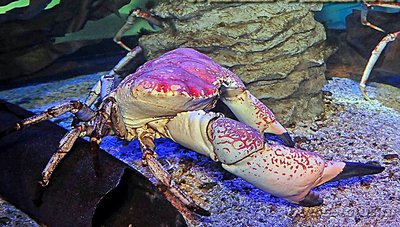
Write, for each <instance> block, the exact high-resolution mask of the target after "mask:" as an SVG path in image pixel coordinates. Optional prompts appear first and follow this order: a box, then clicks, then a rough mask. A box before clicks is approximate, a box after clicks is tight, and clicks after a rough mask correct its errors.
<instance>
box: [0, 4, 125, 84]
mask: <svg viewBox="0 0 400 227" xmlns="http://www.w3.org/2000/svg"><path fill="white" fill-rule="evenodd" d="M48 3H49V1H48V0H35V1H31V2H30V4H29V5H28V6H26V7H21V8H15V9H12V10H10V11H7V12H6V13H5V14H0V82H1V83H2V84H3V83H6V82H10V80H15V81H22V80H23V79H37V78H39V77H45V76H49V77H53V78H52V79H54V77H55V75H57V74H63V73H64V74H69V76H71V75H76V74H83V73H89V72H90V73H93V72H99V71H105V70H109V69H110V68H111V67H112V66H113V65H115V64H116V63H117V62H118V60H119V59H120V58H121V57H122V56H123V53H124V52H123V51H122V50H121V48H120V47H118V46H117V45H116V44H115V43H113V42H112V38H111V37H110V36H107V34H104V33H105V32H103V31H102V32H101V35H102V36H100V37H91V38H86V39H85V38H81V39H80V40H69V41H64V42H57V41H56V38H59V37H64V36H66V35H67V36H68V35H71V34H72V33H75V32H78V31H81V30H82V29H83V28H84V26H85V25H86V24H87V23H88V22H90V21H94V20H99V19H101V18H105V17H107V16H109V15H110V14H112V13H115V9H116V10H117V9H118V8H120V7H122V6H123V5H125V4H127V3H129V1H128V0H113V1H111V0H105V1H104V0H84V1H75V2H63V1H61V2H60V3H59V4H58V5H56V6H55V7H53V8H51V9H47V10H45V9H44V8H45V7H46V5H47V4H48ZM115 18H116V20H114V21H113V22H114V23H113V24H114V25H115V26H116V27H115V30H116V31H117V30H118V29H119V26H121V24H117V23H118V22H119V23H123V19H119V18H117V16H115ZM103 26H106V25H103ZM98 30H100V29H98ZM104 30H107V29H104ZM91 33H93V31H91ZM99 33H100V32H99ZM101 38H103V39H106V38H108V41H110V42H109V43H108V44H107V46H108V47H107V46H105V45H102V39H101ZM67 40H68V39H67ZM94 45H97V47H96V48H90V47H91V46H94ZM99 45H100V46H99ZM113 46H115V49H112V47H113ZM85 47H89V48H86V49H85V50H84V51H82V52H81V53H79V56H75V57H74V58H73V59H71V58H70V59H68V57H71V55H72V54H73V53H75V52H78V51H79V50H80V49H84V48H85ZM110 47H111V48H110ZM120 51H122V53H119V52H120ZM99 56H101V57H102V58H107V57H108V58H109V59H107V60H108V62H111V64H110V63H107V62H100V61H97V62H96V61H93V59H95V58H99ZM115 56H116V58H117V59H114V57H115ZM90 57H91V59H89V58H90ZM110 58H111V59H110ZM56 61H57V64H53V63H54V62H56ZM87 69H89V70H90V71H89V72H88V71H85V72H84V70H87ZM57 76H59V75H57Z"/></svg>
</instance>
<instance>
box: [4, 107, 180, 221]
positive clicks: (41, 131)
mask: <svg viewBox="0 0 400 227" xmlns="http://www.w3.org/2000/svg"><path fill="white" fill-rule="evenodd" d="M30 115H31V113H29V112H27V111H25V110H23V109H21V108H19V107H17V106H15V105H11V104H9V103H5V102H4V101H0V119H1V122H4V123H5V124H1V125H0V132H3V131H4V129H5V128H7V127H8V126H9V125H10V124H11V123H12V122H17V121H19V120H21V119H22V118H25V117H28V116H30ZM65 133H66V130H65V129H63V128H61V127H59V126H57V125H55V124H54V123H51V122H49V121H45V122H41V123H39V124H36V125H32V126H31V127H29V128H26V129H25V130H23V131H20V132H16V133H12V134H9V135H7V136H5V137H2V138H0V150H1V152H0V184H1V185H2V186H1V187H0V197H1V198H4V199H6V200H7V201H8V202H10V203H12V204H13V205H15V206H16V207H17V208H19V209H21V210H22V211H23V212H25V213H26V214H28V215H29V216H30V217H31V218H33V219H35V221H37V222H38V223H39V224H40V225H41V226H128V225H133V226H186V223H185V221H184V218H183V216H182V215H181V214H180V213H179V212H178V211H177V209H175V208H174V207H173V206H172V205H171V203H170V202H169V201H168V200H167V199H166V198H165V197H164V195H163V193H161V192H160V191H159V190H158V189H157V188H156V187H155V186H154V185H153V184H152V183H151V182H150V181H149V180H148V179H147V178H146V177H144V176H143V175H142V174H140V173H139V172H138V171H136V170H134V169H132V168H131V167H129V166H127V165H126V164H125V163H123V162H122V161H120V160H118V159H116V158H115V157H113V156H111V155H110V154H108V153H107V152H105V151H104V150H100V152H99V162H100V171H101V173H102V174H101V176H97V177H96V176H95V173H94V169H93V157H92V155H90V144H89V142H87V141H85V140H83V139H78V140H77V142H76V143H75V144H74V146H73V148H72V150H71V151H70V152H69V154H68V156H66V157H65V159H64V160H63V161H62V162H61V163H60V164H59V165H58V167H57V169H56V170H55V172H54V175H53V177H52V178H51V181H50V184H49V185H48V187H46V189H45V190H44V192H43V195H42V197H41V200H42V201H41V202H42V203H41V205H39V206H37V205H35V204H34V202H33V200H34V199H37V193H36V187H35V186H36V184H37V181H38V180H39V179H40V177H41V171H42V170H43V168H44V166H46V163H47V162H48V160H49V159H50V157H51V156H52V153H53V152H54V150H55V148H56V147H57V146H58V144H59V140H60V139H61V138H62V136H63V135H64V134H65ZM3 206H4V205H2V203H0V226H3V225H2V224H3V223H4V222H5V224H6V225H7V224H11V223H15V221H14V220H12V218H14V217H15V216H14V215H13V214H12V213H10V212H5V214H6V215H7V216H4V215H5V214H3V213H2V212H1V210H2V209H1V208H2V207H3ZM17 218H18V217H17ZM19 218H21V217H19ZM2 222H3V223H2ZM28 222H29V221H28ZM32 223H33V222H32ZM29 226H34V225H29Z"/></svg>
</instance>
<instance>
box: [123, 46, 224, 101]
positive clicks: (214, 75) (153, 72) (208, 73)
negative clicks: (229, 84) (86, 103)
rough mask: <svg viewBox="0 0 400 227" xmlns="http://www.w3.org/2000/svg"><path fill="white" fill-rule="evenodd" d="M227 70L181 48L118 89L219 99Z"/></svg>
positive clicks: (146, 64) (130, 76)
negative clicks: (222, 80) (218, 95)
mask: <svg viewBox="0 0 400 227" xmlns="http://www.w3.org/2000/svg"><path fill="white" fill-rule="evenodd" d="M224 73H226V70H225V69H223V68H222V67H221V66H219V65H218V64H217V63H215V62H214V61H213V60H212V59H211V58H209V57H208V56H206V55H204V54H202V53H199V52H197V51H195V50H193V49H188V48H179V49H176V50H173V51H170V52H168V53H166V54H164V55H162V56H160V57H158V58H155V59H153V60H151V61H148V62H146V63H145V64H144V65H143V66H141V67H140V68H139V69H138V70H137V71H136V72H135V73H134V74H132V75H129V76H128V77H127V78H125V80H123V81H122V83H121V84H120V86H119V87H121V88H128V87H129V89H131V90H132V91H133V90H136V91H144V90H145V91H147V92H149V93H152V92H156V93H158V94H159V93H167V92H173V94H172V95H173V96H174V95H181V94H183V93H185V95H188V96H191V97H195V98H200V97H209V96H211V95H216V93H217V92H218V89H219V87H220V80H221V78H222V77H223V75H224Z"/></svg>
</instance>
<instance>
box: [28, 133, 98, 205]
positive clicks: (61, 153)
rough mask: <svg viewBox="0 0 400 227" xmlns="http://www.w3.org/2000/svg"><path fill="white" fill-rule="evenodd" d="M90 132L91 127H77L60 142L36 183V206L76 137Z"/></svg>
mask: <svg viewBox="0 0 400 227" xmlns="http://www.w3.org/2000/svg"><path fill="white" fill-rule="evenodd" d="M91 131H92V127H90V126H89V127H88V126H86V125H79V126H77V127H75V128H73V129H72V130H71V131H69V132H68V133H67V134H65V135H64V137H63V138H62V139H61V140H60V143H59V146H58V149H57V151H56V152H55V153H54V154H53V155H52V156H51V159H50V160H49V162H48V163H47V165H46V167H45V168H44V170H43V171H42V179H41V180H40V181H39V182H38V186H39V187H38V188H37V191H36V195H35V198H34V202H35V203H36V204H37V205H40V203H41V197H42V195H43V192H44V188H45V187H46V186H47V185H48V184H49V182H50V178H51V176H52V174H53V172H54V170H55V169H56V167H57V166H58V164H59V163H60V162H61V160H62V159H63V158H64V157H65V156H66V155H67V154H68V152H69V151H70V150H71V148H72V146H73V145H74V143H75V141H76V139H78V137H83V136H85V135H87V134H90V133H91Z"/></svg>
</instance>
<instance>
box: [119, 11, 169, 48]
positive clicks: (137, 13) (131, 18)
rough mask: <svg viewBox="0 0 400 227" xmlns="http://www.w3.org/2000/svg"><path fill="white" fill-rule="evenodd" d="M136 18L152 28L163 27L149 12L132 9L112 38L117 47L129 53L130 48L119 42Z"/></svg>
mask: <svg viewBox="0 0 400 227" xmlns="http://www.w3.org/2000/svg"><path fill="white" fill-rule="evenodd" d="M136 18H143V19H145V20H147V21H148V22H149V24H150V25H151V26H152V27H153V28H154V25H156V26H158V27H161V28H162V27H164V26H163V23H162V22H161V21H160V20H159V19H157V18H156V16H154V15H152V14H151V13H149V12H146V11H144V10H142V9H140V8H136V9H134V10H133V11H132V12H131V13H130V14H129V16H128V19H127V20H126V22H125V24H124V25H123V26H122V27H121V29H120V30H119V31H118V32H117V34H116V35H115V37H114V42H116V43H117V44H118V45H120V46H121V47H122V48H124V49H125V50H127V51H131V48H129V47H128V46H127V45H125V44H124V43H123V42H122V41H121V40H122V36H123V35H124V34H125V33H126V32H127V31H129V30H130V29H131V28H132V27H133V25H134V22H135V20H136Z"/></svg>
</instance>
